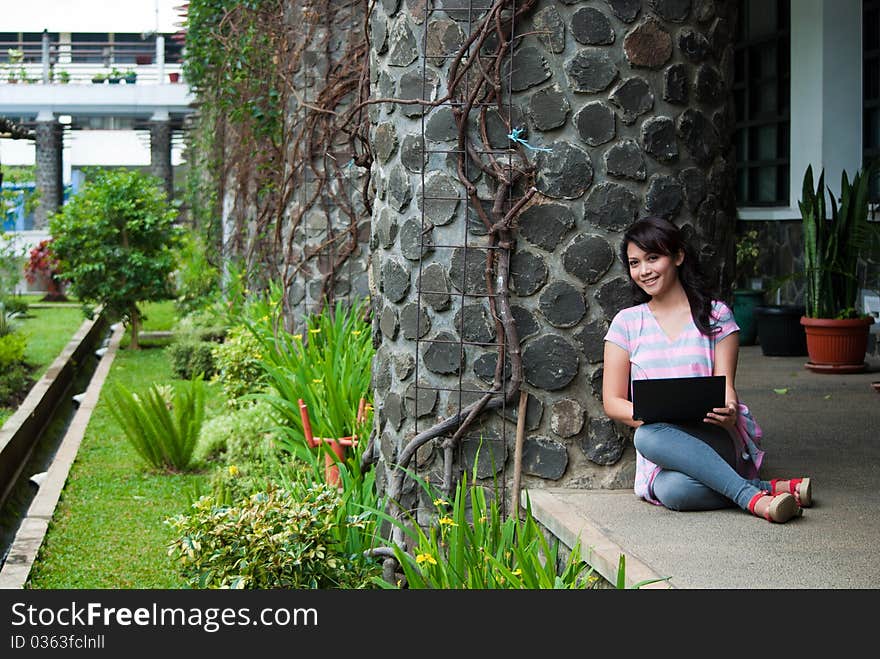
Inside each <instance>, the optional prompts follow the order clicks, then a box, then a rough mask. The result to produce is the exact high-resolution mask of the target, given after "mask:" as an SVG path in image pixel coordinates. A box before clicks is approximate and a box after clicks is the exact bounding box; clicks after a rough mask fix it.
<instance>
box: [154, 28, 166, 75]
mask: <svg viewBox="0 0 880 659" xmlns="http://www.w3.org/2000/svg"><path fill="white" fill-rule="evenodd" d="M156 75H157V76H158V77H159V80H158V83H159V84H160V85H162V84H165V83H166V82H168V81H167V80H166V79H165V37H163V36H162V35H161V34H157V35H156Z"/></svg>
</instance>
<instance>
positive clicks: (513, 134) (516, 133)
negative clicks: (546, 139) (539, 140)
mask: <svg viewBox="0 0 880 659" xmlns="http://www.w3.org/2000/svg"><path fill="white" fill-rule="evenodd" d="M522 132H523V129H522V128H514V129H513V130H512V131H510V132H509V133H508V134H507V139H509V140H510V141H511V142H519V143H520V144H522V145H523V146H524V147H525V148H527V149H531V150H532V151H553V149H548V148H545V147H542V146H532V145H531V144H529V143H528V142H526V141H525V140H524V139H522V138H521V137H520V135H522Z"/></svg>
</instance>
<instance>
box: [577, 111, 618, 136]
mask: <svg viewBox="0 0 880 659" xmlns="http://www.w3.org/2000/svg"><path fill="white" fill-rule="evenodd" d="M574 125H575V128H577V132H578V136H579V137H580V138H581V139H582V140H583V141H584V142H586V143H587V144H588V145H590V146H599V145H600V144H605V143H606V142H609V141H611V140H612V139H614V136H615V135H616V134H617V126H616V115H615V114H614V111H613V110H612V109H611V108H609V107H608V106H607V105H605V103H603V102H602V101H592V102H590V103H587V104H586V105H584V107H582V108H581V109H580V110H579V111H578V113H577V114H576V115H575V117H574Z"/></svg>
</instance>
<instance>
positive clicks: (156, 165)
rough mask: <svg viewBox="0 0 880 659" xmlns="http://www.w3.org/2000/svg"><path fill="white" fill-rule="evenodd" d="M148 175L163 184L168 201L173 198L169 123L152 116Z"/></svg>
mask: <svg viewBox="0 0 880 659" xmlns="http://www.w3.org/2000/svg"><path fill="white" fill-rule="evenodd" d="M150 173H151V174H152V175H153V176H155V177H157V178H159V179H161V180H162V181H163V182H164V183H165V193H166V194H167V195H168V199H169V201H170V200H171V199H173V198H174V170H173V169H172V167H171V121H170V120H169V119H168V115H167V114H166V115H165V116H164V117H158V116H154V117H153V118H151V119H150Z"/></svg>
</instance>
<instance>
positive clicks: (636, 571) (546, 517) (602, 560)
mask: <svg viewBox="0 0 880 659" xmlns="http://www.w3.org/2000/svg"><path fill="white" fill-rule="evenodd" d="M521 499H522V502H521V503H522V505H523V507H525V506H526V504H527V502H529V501H530V502H531V506H532V515H533V516H534V518H535V520H536V521H538V522H539V523H540V524H541V525H543V526H544V527H546V528H547V530H548V531H550V533H552V534H553V535H554V536H556V537H557V538H559V540H560V541H561V542H562V543H563V544H564V545H566V546H567V547H568V548H569V549H574V546H575V545H576V544H577V542H578V540H580V542H581V558H582V559H583V561H584V562H585V563H587V565H590V566H592V567H593V569H595V570H596V572H598V573H599V574H601V575H602V576H603V577H604V578H605V579H606V580H608V581H610V582H611V583H612V584H616V583H617V568H618V565H619V561H620V556H621V554H623V555H625V556H626V567H625V568H624V572H625V577H624V583H625V584H626V587H627V588H632V587H633V586H634V585H635V584H637V583H639V582H640V581H648V580H651V579H662V577H661V575H660V574H658V573H657V572H656V571H655V570H653V569H652V568H651V567H649V566H648V565H647V564H645V563H644V562H642V561H641V560H640V559H639V558H638V557H636V556H634V555H633V554H632V552H629V551H626V550H624V548H623V547H621V546H620V545H619V544H617V543H616V542H614V541H613V540H611V538H609V537H608V536H607V535H606V534H605V533H604V532H603V531H602V529H601V528H600V527H599V526H597V525H596V524H594V523H593V521H592V520H590V519H589V518H588V517H586V516H585V515H582V514H580V513H579V512H578V511H577V510H576V509H575V508H574V507H573V506H570V505H567V504H565V503H564V502H562V501H560V500H559V498H558V497H556V496H554V495H553V494H551V493H549V492H542V491H541V490H528V491H525V492H523V493H522V495H521ZM641 588H643V589H644V588H660V589H664V590H668V589H670V588H673V586H672V584H670V583H669V581H668V580H664V581H656V582H654V583H650V584H647V585H644V586H641Z"/></svg>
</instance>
